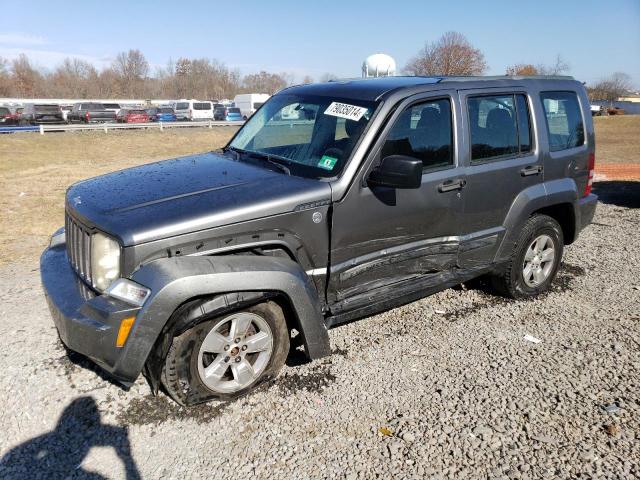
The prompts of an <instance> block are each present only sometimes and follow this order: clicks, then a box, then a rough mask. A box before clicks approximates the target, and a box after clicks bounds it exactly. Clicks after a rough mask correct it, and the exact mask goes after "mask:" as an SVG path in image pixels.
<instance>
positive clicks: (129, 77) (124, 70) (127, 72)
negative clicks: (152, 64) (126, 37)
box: [111, 50, 149, 96]
mask: <svg viewBox="0 0 640 480" xmlns="http://www.w3.org/2000/svg"><path fill="white" fill-rule="evenodd" d="M111 69H112V70H113V72H114V73H115V75H116V76H117V77H118V82H119V83H120V85H119V89H120V91H122V92H123V93H124V94H126V95H131V96H139V95H143V94H144V93H145V91H144V90H145V88H144V87H145V85H144V83H145V80H146V78H147V75H148V74H149V62H147V59H146V58H145V57H144V55H143V54H142V52H141V51H140V50H129V51H128V52H120V53H119V54H118V56H117V57H116V59H115V60H114V61H113V64H112V66H111Z"/></svg>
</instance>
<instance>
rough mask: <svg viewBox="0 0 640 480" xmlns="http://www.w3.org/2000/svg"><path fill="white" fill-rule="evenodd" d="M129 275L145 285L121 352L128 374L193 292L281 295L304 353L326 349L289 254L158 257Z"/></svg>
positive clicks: (323, 331) (306, 282)
mask: <svg viewBox="0 0 640 480" xmlns="http://www.w3.org/2000/svg"><path fill="white" fill-rule="evenodd" d="M131 280H133V281H134V282H136V283H139V284H140V285H143V286H145V287H147V288H149V289H150V290H151V295H150V296H149V298H148V299H147V301H146V302H145V304H144V306H143V308H142V309H141V310H140V312H139V313H138V316H137V317H136V321H135V323H134V326H133V328H132V330H131V333H130V335H129V339H128V340H127V343H126V344H125V346H124V349H123V352H122V357H121V358H126V370H128V373H129V376H132V377H134V378H135V377H137V376H138V375H139V374H140V372H141V371H142V369H143V367H144V365H145V363H146V361H147V359H148V358H149V355H150V353H151V352H152V349H153V347H154V345H155V344H156V340H157V339H158V338H159V336H160V335H161V333H162V332H163V329H164V327H165V325H166V324H167V322H168V321H169V319H170V318H171V317H172V315H173V314H174V312H175V311H176V310H177V309H178V308H179V307H180V306H181V305H183V304H184V303H185V302H187V301H189V300H191V299H194V298H197V297H211V296H215V295H223V294H235V293H237V292H242V294H243V295H232V296H231V297H233V298H240V297H249V298H253V299H255V298H259V296H257V295H252V294H251V293H255V292H259V293H265V292H267V293H275V294H278V295H284V296H285V297H286V299H287V300H288V302H289V305H290V306H291V310H292V311H293V313H294V314H295V316H296V319H295V320H296V321H297V327H299V329H300V333H301V334H302V337H303V340H304V346H305V353H306V355H307V356H308V357H309V358H310V359H312V360H313V359H316V358H321V357H324V356H327V355H330V354H331V347H330V344H329V334H328V332H327V328H326V326H325V323H324V318H323V316H322V313H321V310H320V301H319V299H318V294H317V292H316V290H315V287H314V286H313V284H312V283H311V281H310V279H309V277H308V276H307V275H306V273H305V272H304V270H302V268H301V267H300V265H298V264H297V263H296V262H294V261H292V260H290V259H286V258H280V257H261V256H255V255H229V256H215V257H208V256H201V257H197V256H189V257H172V258H164V259H159V260H154V261H152V262H150V263H148V264H147V265H144V266H143V267H141V268H140V269H138V270H137V271H136V272H135V273H134V274H133V275H132V276H131ZM227 298H228V297H226V296H225V300H224V301H227ZM121 367H122V368H123V369H124V367H125V365H121Z"/></svg>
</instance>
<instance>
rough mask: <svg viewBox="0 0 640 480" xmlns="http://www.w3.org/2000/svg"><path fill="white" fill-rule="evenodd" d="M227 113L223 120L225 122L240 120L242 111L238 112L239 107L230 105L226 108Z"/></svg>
mask: <svg viewBox="0 0 640 480" xmlns="http://www.w3.org/2000/svg"><path fill="white" fill-rule="evenodd" d="M226 112H227V114H226V115H225V117H224V120H226V121H227V122H241V121H242V113H240V109H239V108H238V107H230V108H227V109H226Z"/></svg>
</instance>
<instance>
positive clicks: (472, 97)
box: [459, 89, 543, 268]
mask: <svg viewBox="0 0 640 480" xmlns="http://www.w3.org/2000/svg"><path fill="white" fill-rule="evenodd" d="M460 103H461V106H462V110H463V115H464V125H465V127H466V129H467V130H466V132H465V135H464V139H465V142H466V145H465V147H464V162H465V165H466V168H465V171H466V179H467V185H466V186H465V192H464V207H463V211H462V214H461V230H462V232H461V233H462V238H461V243H460V255H459V262H460V266H461V267H463V268H474V267H482V266H486V265H488V264H489V263H491V262H492V261H493V258H494V256H495V254H496V251H497V249H498V246H499V245H500V242H501V240H502V238H503V237H504V234H505V227H504V223H505V218H506V216H507V213H508V211H509V209H510V208H511V205H512V204H513V203H514V201H515V199H516V197H518V195H520V194H521V192H523V191H524V190H526V189H528V188H536V186H537V187H538V188H543V185H542V183H543V169H542V158H541V155H540V154H539V149H538V148H537V147H536V141H535V135H534V129H533V128H532V125H533V122H532V116H531V112H532V108H531V107H532V98H530V96H529V95H528V94H527V93H526V92H524V91H522V90H513V91H509V90H506V91H503V90H500V91H496V92H495V93H487V90H486V89H483V90H466V91H461V92H460Z"/></svg>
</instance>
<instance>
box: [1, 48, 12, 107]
mask: <svg viewBox="0 0 640 480" xmlns="http://www.w3.org/2000/svg"><path fill="white" fill-rule="evenodd" d="M11 80H12V79H11V72H9V62H8V61H7V59H5V58H3V57H0V96H3V97H8V96H10V95H11V90H12V81H11Z"/></svg>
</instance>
